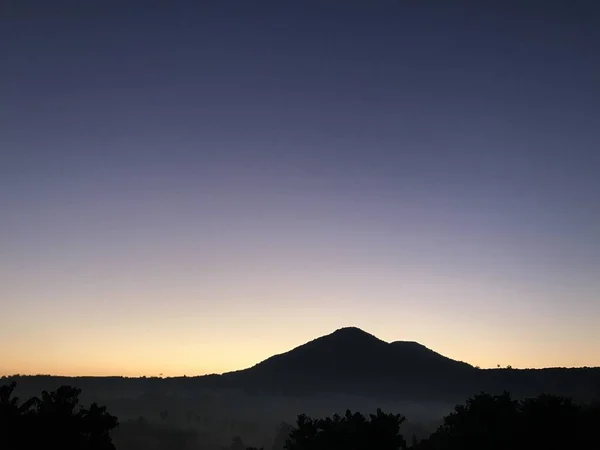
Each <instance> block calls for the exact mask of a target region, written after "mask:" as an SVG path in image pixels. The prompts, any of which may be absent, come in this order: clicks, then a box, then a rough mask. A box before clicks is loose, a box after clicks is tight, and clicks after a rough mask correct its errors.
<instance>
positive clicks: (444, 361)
mask: <svg viewBox="0 0 600 450" xmlns="http://www.w3.org/2000/svg"><path fill="white" fill-rule="evenodd" d="M477 374H478V370H477V369H475V368H474V367H473V366H471V365H469V364H467V363H464V362H460V361H455V360H453V359H450V358H447V357H445V356H443V355H440V354H439V353H436V352H434V351H433V350H430V349H429V348H427V347H425V346H423V345H421V344H418V343H416V342H401V341H398V342H392V343H388V342H385V341H382V340H381V339H378V338H377V337H375V336H373V335H371V334H369V333H367V332H365V331H363V330H361V329H359V328H355V327H348V328H341V329H339V330H336V331H335V332H333V333H331V334H328V335H326V336H322V337H320V338H317V339H314V340H312V341H310V342H307V343H306V344H303V345H301V346H299V347H296V348H294V349H293V350H290V351H289V352H286V353H283V354H280V355H275V356H272V357H270V358H268V359H266V360H264V361H262V362H260V363H258V364H257V365H255V366H253V367H250V368H248V369H245V370H240V371H236V372H229V373H226V374H224V375H223V378H224V380H227V381H228V382H229V383H231V384H233V385H238V386H243V387H246V388H247V389H250V390H254V391H258V392H265V391H276V392H279V393H282V392H285V393H297V394H305V393H319V392H338V393H352V394H359V395H385V396H389V395H390V394H393V396H401V397H403V398H408V397H415V398H417V397H418V398H419V399H422V398H423V396H430V395H434V396H436V397H438V398H439V396H440V395H441V392H442V391H446V392H448V391H449V390H452V391H456V390H459V391H460V392H461V394H462V393H463V392H465V391H469V389H468V386H470V385H472V381H473V380H474V379H475V378H476V376H477Z"/></svg>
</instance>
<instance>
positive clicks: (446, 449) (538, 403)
mask: <svg viewBox="0 0 600 450" xmlns="http://www.w3.org/2000/svg"><path fill="white" fill-rule="evenodd" d="M599 425H600V413H599V411H598V408H597V407H594V406H584V405H577V404H575V403H574V402H573V401H572V400H571V399H569V398H565V397H560V396H554V395H547V394H542V395H540V396H538V397H535V398H530V399H525V400H522V401H516V400H513V399H512V398H511V396H510V394H508V393H507V392H504V393H503V394H501V395H490V394H485V393H482V394H479V395H476V396H474V397H473V398H470V399H469V400H467V401H466V403H465V405H457V406H456V407H455V409H454V411H453V412H452V413H451V414H449V415H447V416H446V417H445V418H444V423H443V424H442V425H441V426H440V428H439V429H438V430H437V431H436V432H435V433H433V434H432V435H431V436H430V437H429V438H428V439H425V440H423V441H421V442H420V443H418V444H417V445H416V446H415V449H419V450H458V449H460V450H476V449H486V450H506V449H511V450H530V449H537V448H544V449H557V450H559V449H560V450H567V449H577V450H588V449H589V450H592V449H600V439H599V436H600V435H599V434H598V431H597V430H598V426H599Z"/></svg>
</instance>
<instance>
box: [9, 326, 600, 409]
mask: <svg viewBox="0 0 600 450" xmlns="http://www.w3.org/2000/svg"><path fill="white" fill-rule="evenodd" d="M7 378H8V379H12V380H15V381H17V382H19V384H20V386H22V388H23V389H25V390H26V391H30V392H36V390H37V391H39V389H56V388H57V387H59V386H60V385H61V384H70V385H73V386H76V387H79V388H82V389H86V390H91V391H96V390H101V391H107V392H108V391H119V390H136V391H139V390H141V391H145V390H151V391H156V390H162V389H164V390H172V389H174V390H177V389H183V390H194V389H204V388H207V389H228V390H229V389H234V390H243V391H245V392H246V393H251V394H257V395H261V394H266V395H295V396H314V395H317V396H320V395H323V394H347V395H357V396H365V397H379V398H385V399H390V400H391V399H395V400H413V401H417V402H418V401H429V400H433V401H443V402H453V403H456V402H460V401H462V400H464V399H465V398H468V397H470V396H472V395H474V394H477V393H479V392H482V391H484V392H489V393H491V394H494V393H495V394H499V393H502V392H503V391H505V390H506V391H509V392H511V393H512V394H513V395H514V396H515V398H524V397H532V396H537V395H539V394H540V393H547V394H555V395H564V396H569V397H573V398H574V399H576V400H580V401H588V400H597V401H598V400H600V368H598V367H595V368H590V367H585V368H548V369H511V368H506V369H479V368H477V367H474V366H472V365H470V364H467V363H465V362H461V361H456V360H453V359H451V358H448V357H446V356H443V355H441V354H439V353H437V352H435V351H433V350H431V349H429V348H427V347H426V346H424V345H421V344H419V343H417V342H411V341H396V342H391V343H388V342H385V341H382V340H381V339H378V338H377V337H375V336H373V335H372V334H369V333H367V332H365V331H363V330H361V329H359V328H356V327H346V328H341V329H339V330H336V331H334V332H333V333H331V334H328V335H326V336H322V337H319V338H317V339H314V340H312V341H310V342H307V343H305V344H303V345H300V346H298V347H296V348H294V349H292V350H290V351H288V352H285V353H282V354H279V355H274V356H272V357H270V358H267V359H266V360H264V361H262V362H259V363H258V364H256V365H254V366H252V367H250V368H247V369H243V370H238V371H234V372H228V373H225V374H222V375H216V374H212V375H204V376H197V377H174V378H165V379H162V378H146V377H143V378H124V377H75V378H70V377H54V376H33V377H21V376H12V377H7Z"/></svg>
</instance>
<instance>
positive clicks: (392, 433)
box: [285, 409, 406, 450]
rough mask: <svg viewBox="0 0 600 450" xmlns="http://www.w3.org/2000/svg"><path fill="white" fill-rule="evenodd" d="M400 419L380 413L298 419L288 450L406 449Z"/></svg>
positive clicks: (287, 446) (378, 411)
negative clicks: (366, 415)
mask: <svg viewBox="0 0 600 450" xmlns="http://www.w3.org/2000/svg"><path fill="white" fill-rule="evenodd" d="M404 420H405V418H404V417H403V416H401V415H399V414H398V415H394V414H385V413H383V412H382V411H381V410H380V409H378V410H377V413H376V414H370V415H369V417H368V418H366V417H365V416H363V415H362V414H360V413H354V414H353V413H352V412H351V411H350V410H347V411H346V414H345V415H344V416H343V417H342V416H339V415H338V414H335V415H334V416H333V417H326V418H324V419H311V418H310V417H308V416H306V415H304V414H302V415H300V416H298V420H297V423H296V427H295V428H294V429H292V430H291V432H290V435H289V436H290V437H289V439H288V441H287V443H286V447H285V448H286V449H287V450H398V449H404V448H406V441H405V440H404V438H403V436H402V435H401V434H400V425H401V424H402V422H404Z"/></svg>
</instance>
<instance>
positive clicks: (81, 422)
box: [0, 382, 118, 450]
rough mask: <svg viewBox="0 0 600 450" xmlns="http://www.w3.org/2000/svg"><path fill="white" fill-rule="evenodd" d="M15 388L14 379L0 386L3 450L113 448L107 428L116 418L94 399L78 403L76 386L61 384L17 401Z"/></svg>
mask: <svg viewBox="0 0 600 450" xmlns="http://www.w3.org/2000/svg"><path fill="white" fill-rule="evenodd" d="M15 388H16V383H14V382H12V383H10V384H9V385H4V386H0V435H1V436H2V439H3V448H5V449H6V450H21V449H23V450H25V449H33V448H36V449H37V448H61V449H62V450H114V448H115V447H114V445H113V443H112V440H111V437H110V431H111V430H112V429H114V428H116V427H117V425H118V421H117V418H116V417H114V416H112V415H110V414H108V413H107V412H106V408H105V407H103V406H98V405H97V404H96V403H92V405H91V406H90V407H89V408H84V407H82V406H81V405H80V404H79V395H80V393H81V391H80V390H79V389H76V388H73V387H70V386H62V387H60V388H58V389H57V390H56V391H53V392H47V391H43V392H42V395H41V398H38V397H32V398H30V399H29V400H27V401H25V402H23V403H20V402H19V398H18V397H16V396H14V395H13V394H14V390H15Z"/></svg>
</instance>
